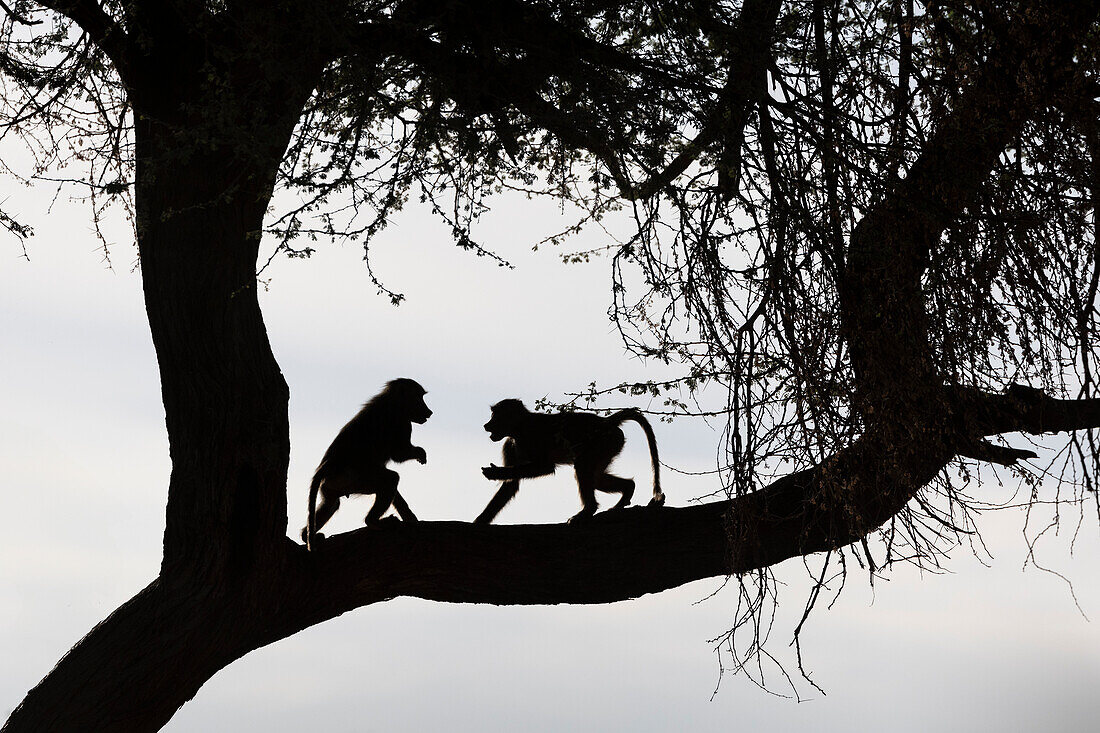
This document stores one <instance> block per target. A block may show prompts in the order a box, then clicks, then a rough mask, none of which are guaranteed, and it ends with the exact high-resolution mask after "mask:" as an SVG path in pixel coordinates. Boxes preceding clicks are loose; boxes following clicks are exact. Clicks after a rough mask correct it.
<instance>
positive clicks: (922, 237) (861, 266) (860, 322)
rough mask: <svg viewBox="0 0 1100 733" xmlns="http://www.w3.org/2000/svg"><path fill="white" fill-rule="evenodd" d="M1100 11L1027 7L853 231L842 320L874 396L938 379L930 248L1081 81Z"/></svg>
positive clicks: (1079, 6)
mask: <svg viewBox="0 0 1100 733" xmlns="http://www.w3.org/2000/svg"><path fill="white" fill-rule="evenodd" d="M1032 6H1035V7H1032ZM1097 10H1098V9H1097V7H1096V6H1095V5H1094V4H1091V3H1065V4H1060V3H1053V4H1052V3H1041V2H1040V3H1031V4H1028V7H1026V8H1024V9H1022V10H1021V11H1020V13H1019V18H1018V19H1017V20H1018V22H1017V23H1016V24H1015V25H1014V26H1013V30H1012V33H1011V34H1010V37H1009V38H1007V39H1006V40H1004V41H1003V42H1002V43H1000V44H998V46H999V47H998V48H997V49H995V52H991V53H990V54H989V56H988V61H987V63H986V64H985V66H984V67H983V68H982V69H981V70H980V71H979V72H978V73H977V74H976V75H975V79H974V81H973V82H972V83H971V85H970V86H969V87H968V88H967V89H966V91H965V92H964V93H963V95H962V96H961V97H960V99H959V101H958V103H957V105H956V107H955V109H954V111H953V112H952V113H951V114H950V115H949V116H948V117H947V118H946V119H945V120H944V122H943V124H942V125H941V126H940V128H939V130H938V131H937V132H936V134H935V135H934V136H933V137H932V139H931V140H929V142H928V144H927V145H926V146H925V149H924V152H923V153H922V155H921V156H920V158H918V160H917V161H916V163H915V164H914V165H913V167H912V168H911V169H910V171H909V174H908V175H907V176H906V178H905V179H904V180H903V181H899V182H898V183H897V184H896V185H895V187H894V189H893V190H892V191H891V193H890V194H889V195H888V196H887V197H886V198H885V199H884V200H883V201H882V202H881V203H880V204H879V205H878V206H876V207H875V208H874V209H872V210H871V211H870V212H869V213H868V214H867V216H865V217H864V218H863V220H861V221H860V222H859V224H858V225H857V226H856V227H855V230H854V231H853V232H852V236H851V242H850V249H849V257H848V269H847V272H846V273H845V276H844V278H843V280H842V282H841V287H840V296H841V306H842V317H843V323H844V331H845V339H846V340H847V342H848V344H849V346H850V347H851V354H852V363H853V366H854V368H855V371H856V374H857V378H858V379H859V380H860V385H859V386H860V389H861V390H862V391H863V393H864V394H865V395H875V401H878V402H880V403H881V402H882V401H887V402H888V401H890V400H892V399H894V398H895V397H897V396H898V394H899V392H900V393H905V392H908V393H912V391H913V390H914V387H915V386H916V385H922V384H923V385H925V387H928V388H932V387H933V386H934V385H936V384H938V383H939V377H938V376H937V374H936V373H935V369H934V367H933V365H932V359H931V354H930V351H929V349H930V344H929V342H928V336H927V328H926V323H925V321H926V317H925V310H924V309H925V303H924V296H923V293H922V289H921V276H922V274H923V272H924V270H925V268H926V267H927V263H928V255H929V251H930V250H931V248H932V247H933V246H934V245H935V243H936V242H938V240H939V238H940V236H941V234H942V233H943V230H944V229H945V228H946V227H947V226H948V225H949V224H950V222H951V221H953V220H954V219H955V218H956V217H957V216H958V215H959V213H960V212H962V210H963V209H964V207H966V206H967V204H968V203H969V202H971V201H972V200H973V197H974V194H975V193H976V191H977V190H978V188H979V186H980V185H981V183H982V182H983V181H984V180H986V178H987V177H988V176H989V173H990V171H991V170H992V168H993V166H994V165H995V163H996V161H997V158H998V156H999V155H1000V154H1001V152H1002V151H1003V150H1004V148H1005V146H1007V145H1008V143H1009V142H1010V141H1011V140H1012V139H1013V137H1014V136H1015V135H1016V134H1017V133H1018V131H1019V130H1020V128H1021V127H1022V125H1023V124H1024V122H1026V121H1027V119H1028V118H1029V117H1031V116H1032V115H1033V114H1034V112H1035V111H1036V110H1037V109H1038V108H1039V107H1040V106H1041V105H1042V104H1044V100H1045V99H1047V98H1048V97H1049V90H1050V89H1051V88H1058V87H1059V86H1060V85H1061V84H1062V83H1064V82H1067V81H1068V80H1070V79H1071V78H1072V74H1073V63H1072V59H1073V54H1074V51H1075V49H1076V44H1077V42H1078V40H1079V39H1080V37H1081V34H1082V33H1083V32H1084V31H1085V30H1086V29H1088V28H1090V27H1091V25H1092V23H1093V22H1094V21H1095V19H1096V16H1097ZM917 391H918V392H919V390H917ZM881 398H885V400H882V399H881ZM903 402H904V400H903Z"/></svg>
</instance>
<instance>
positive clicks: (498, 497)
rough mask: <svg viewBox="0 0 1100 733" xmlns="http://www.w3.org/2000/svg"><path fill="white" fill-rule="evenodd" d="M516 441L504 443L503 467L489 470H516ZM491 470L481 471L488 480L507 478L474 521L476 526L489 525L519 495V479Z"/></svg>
mask: <svg viewBox="0 0 1100 733" xmlns="http://www.w3.org/2000/svg"><path fill="white" fill-rule="evenodd" d="M516 458H517V455H516V441H515V440H513V439H512V438H508V439H507V440H505V441H504V446H503V447H502V449H501V463H503V464H504V466H503V467H501V466H490V467H489V468H492V469H496V470H498V471H505V472H507V471H510V470H513V469H514V466H515V465H516ZM489 468H483V469H481V472H482V473H483V474H485V477H486V478H492V479H501V478H506V480H505V481H504V483H503V484H501V485H500V488H499V489H497V493H495V494H493V498H492V499H490V500H489V503H488V504H487V505H486V507H485V509H484V510H482V512H481V514H478V515H477V519H475V520H474V524H489V523H491V522H492V521H493V520H494V519H496V517H497V515H498V514H500V510H501V509H503V508H504V507H505V506H507V504H508V502H510V501H511V500H512V499H513V498H515V496H516V494H517V493H519V479H518V478H516V477H514V476H508V477H505V476H500V475H498V474H494V473H493V472H491V471H489Z"/></svg>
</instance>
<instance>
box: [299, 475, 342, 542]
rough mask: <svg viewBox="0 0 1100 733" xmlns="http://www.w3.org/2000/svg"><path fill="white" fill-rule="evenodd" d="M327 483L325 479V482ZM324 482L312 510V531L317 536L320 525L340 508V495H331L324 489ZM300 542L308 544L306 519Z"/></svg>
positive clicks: (307, 523)
mask: <svg viewBox="0 0 1100 733" xmlns="http://www.w3.org/2000/svg"><path fill="white" fill-rule="evenodd" d="M325 483H327V480H326V482H325ZM325 488H326V487H325V484H324V483H322V484H321V488H320V490H319V491H318V492H317V493H318V497H319V499H318V502H317V509H316V510H315V512H314V519H313V531H314V532H315V533H316V535H317V536H319V535H320V534H321V527H324V526H325V524H326V523H327V522H328V520H330V519H332V515H333V514H335V513H336V510H337V509H339V508H340V496H339V495H338V494H336V495H332V494H329V493H328V492H327V491H325ZM302 542H305V543H306V544H307V545H308V544H309V542H310V540H309V520H308V518H307V519H306V526H304V527H302Z"/></svg>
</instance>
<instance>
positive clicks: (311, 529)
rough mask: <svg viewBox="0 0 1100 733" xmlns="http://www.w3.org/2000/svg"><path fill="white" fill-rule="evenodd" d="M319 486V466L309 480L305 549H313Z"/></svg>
mask: <svg viewBox="0 0 1100 733" xmlns="http://www.w3.org/2000/svg"><path fill="white" fill-rule="evenodd" d="M319 488H321V468H320V466H318V467H317V472H316V473H315V474H313V480H312V481H310V482H309V513H308V514H307V515H306V549H307V550H312V549H313V538H314V537H315V536H316V535H317V490H318V489H319Z"/></svg>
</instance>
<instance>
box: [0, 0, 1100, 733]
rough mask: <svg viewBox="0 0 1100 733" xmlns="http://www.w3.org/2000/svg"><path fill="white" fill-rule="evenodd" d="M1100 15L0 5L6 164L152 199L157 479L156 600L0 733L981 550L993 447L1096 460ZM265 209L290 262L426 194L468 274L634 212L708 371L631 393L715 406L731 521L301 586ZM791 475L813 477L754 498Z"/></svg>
mask: <svg viewBox="0 0 1100 733" xmlns="http://www.w3.org/2000/svg"><path fill="white" fill-rule="evenodd" d="M1098 12H1100V9H1098V8H1096V7H1094V4H1092V3H1063V2H1057V1H1055V0H1048V1H1047V2H1042V1H1040V0H1016V1H1014V2H991V1H987V0H972V1H970V2H965V1H963V0H948V1H946V2H931V1H930V2H926V3H924V5H923V6H919V5H918V4H916V3H914V2H913V0H862V1H859V2H848V3H839V2H836V1H832V2H827V1H826V0H812V1H806V0H803V1H800V2H779V0H745V1H744V2H728V3H727V2H708V1H706V0H698V1H695V2H684V3H670V4H663V3H653V4H647V3H621V2H599V1H597V0H564V1H562V2H537V1H532V2H521V1H520V0H477V1H476V2H455V1H453V0H448V1H447V2H442V1H438V0H405V1H402V0H379V1H378V2H371V1H370V0H365V1H364V0H357V1H355V2H351V1H349V0H283V1H281V2H277V3H273V2H257V1H256V0H205V1H204V0H126V1H123V0H100V1H97V0H51V1H48V2H30V1H29V0H4V1H3V2H0V13H2V14H3V21H2V29H0V42H2V46H0V71H2V72H3V75H4V76H3V78H4V80H5V81H4V83H5V87H4V94H3V99H4V108H3V109H4V115H5V118H4V119H5V121H4V124H5V129H6V131H7V134H8V135H9V136H11V135H21V136H23V137H24V138H25V139H26V141H27V143H28V144H29V145H30V147H31V149H32V151H34V152H35V154H36V155H37V157H38V160H37V163H38V166H37V169H38V170H43V169H48V168H53V169H58V168H60V167H62V166H63V165H65V164H78V163H79V164H81V165H82V166H83V168H82V169H81V170H82V171H83V174H82V176H81V177H80V178H79V182H80V183H81V184H82V185H85V186H87V187H88V189H89V191H90V193H91V198H92V202H93V206H94V207H95V209H94V210H95V211H97V212H98V211H100V210H101V208H102V207H103V206H106V205H108V204H110V203H111V202H112V201H115V200H118V201H121V202H122V203H124V204H130V203H132V212H133V219H134V224H135V231H136V239H137V246H138V251H139V254H140V267H141V276H142V280H143V285H144V293H145V302H146V308H147V311H148V317H149V324H150V328H151V331H152V337H153V343H154V346H155V349H156V353H157V358H158V363H159V367H160V376H161V383H162V390H163V398H164V406H165V413H166V421H167V427H168V435H169V443H170V449H171V457H172V474H171V480H170V486H169V498H168V507H167V516H166V527H165V533H164V556H163V562H162V566H161V572H160V575H159V576H158V577H157V578H156V579H155V580H153V581H152V582H151V583H150V585H149V586H148V587H146V588H145V589H144V590H142V591H141V592H140V593H138V594H137V595H136V596H134V598H132V599H131V600H129V601H128V602H126V603H125V604H124V605H123V606H121V607H120V608H119V609H118V610H116V611H115V612H114V613H113V614H111V616H109V617H108V618H107V619H105V620H104V621H103V622H102V623H100V624H99V625H98V626H96V627H95V629H93V630H92V631H91V632H90V633H89V634H88V635H87V636H86V637H85V638H84V639H83V640H81V641H80V642H79V643H78V644H77V645H76V646H75V647H74V648H73V649H72V650H71V651H70V652H69V653H68V654H67V655H66V656H65V657H64V658H63V659H62V660H61V661H60V662H59V663H58V665H57V666H56V667H55V668H54V670H53V671H51V672H50V674H49V675H47V677H46V678H45V679H44V680H43V681H42V682H41V683H40V684H39V685H38V686H37V687H35V688H34V689H33V690H32V691H31V692H30V693H29V694H28V695H27V697H26V699H25V700H24V701H23V703H22V704H21V705H20V706H19V707H18V708H17V709H16V710H15V712H14V713H13V714H12V716H11V718H10V719H9V720H8V722H7V724H6V725H5V728H4V730H11V731H16V730H34V731H42V730H66V731H70V730H97V731H100V730H126V731H133V730H153V729H157V728H159V727H160V726H162V725H163V724H164V723H165V722H166V721H167V720H168V719H169V718H170V717H171V716H172V714H173V713H174V711H175V710H176V709H178V707H179V706H180V705H182V704H183V703H184V702H185V701H186V700H188V699H189V698H190V697H191V696H192V695H194V694H195V692H196V691H197V690H198V688H199V687H200V686H201V685H202V684H203V682H205V681H206V680H207V679H209V678H210V677H211V676H212V675H213V674H214V673H215V672H216V671H217V670H219V669H221V668H222V667H224V666H225V665H227V664H229V663H230V662H232V661H233V660H234V659H237V658H239V657H240V656H242V655H244V654H246V653H248V652H249V651H251V650H253V649H256V648H259V647H261V646H264V645H266V644H269V643H271V642H273V641H277V640H279V639H281V638H284V637H286V636H288V635H291V634H293V633H295V632H297V631H299V630H301V629H303V628H306V627H308V626H310V625H313V624H316V623H319V622H321V621H324V620H327V619H329V618H332V617H334V616H337V615H339V614H341V613H343V612H345V611H347V610H350V609H352V608H356V607H358V606H362V605H365V604H369V603H373V602H377V601H381V600H385V599H388V598H392V597H394V596H397V595H410V596H417V597H421V598H429V599H435V600H443V601H467V602H491V603H513V604H518V603H563V602H565V603H599V602H607V601H614V600H621V599H625V598H631V597H635V596H638V595H640V594H642V593H647V592H654V591H659V590H662V589H666V588H670V587H673V586H676V585H679V584H682V583H685V582H688V581H691V580H695V579H698V578H705V577H710V576H721V575H727V574H736V575H738V576H740V577H742V578H745V577H748V578H752V577H757V578H760V577H763V576H759V575H756V576H754V575H753V573H754V571H756V572H760V571H763V570H764V569H766V568H768V567H769V566H771V565H774V564H775V563H777V562H780V561H781V560H784V559H786V558H790V557H794V556H799V555H807V554H810V553H814V552H826V551H830V552H831V551H841V552H850V550H846V549H845V548H847V547H848V546H849V545H851V544H853V543H858V545H859V550H860V551H861V552H864V553H866V559H867V560H869V561H870V562H872V563H875V562H876V560H875V559H873V556H872V554H871V551H870V550H869V548H868V545H867V542H866V540H867V538H868V537H869V536H871V537H873V536H874V535H875V533H878V534H879V535H880V536H881V537H882V539H883V540H884V543H885V548H886V554H885V556H881V557H879V559H878V560H877V562H878V563H879V564H882V563H884V562H889V561H891V560H892V559H893V555H892V554H891V553H893V552H894V551H895V548H898V547H902V546H907V549H906V554H907V555H910V556H912V555H914V554H916V555H918V556H919V555H923V556H928V555H929V553H935V552H936V551H937V550H938V548H940V547H941V546H942V545H941V543H942V542H946V541H949V540H950V533H951V532H954V531H956V530H957V528H958V527H959V523H958V522H959V520H958V517H957V516H956V515H957V514H958V513H959V512H961V513H962V516H963V518H964V520H965V521H969V519H968V517H969V514H968V506H969V505H968V504H967V503H966V500H965V497H963V496H961V495H960V494H959V492H957V491H956V490H955V489H954V488H953V487H952V484H951V483H950V481H948V480H947V479H946V478H945V477H946V474H945V469H946V468H948V467H949V466H950V465H951V464H952V462H954V461H957V460H959V459H960V458H968V459H971V460H976V461H985V462H993V463H996V464H1003V465H1014V464H1016V463H1017V461H1019V460H1020V459H1021V458H1023V457H1026V456H1030V455H1032V454H1031V453H1030V452H1029V451H1027V450H1024V449H1018V448H1010V447H1006V446H1004V445H1002V444H1000V443H996V442H992V441H990V440H988V438H989V437H991V436H997V435H1000V434H1002V433H1009V432H1017V431H1019V432H1026V433H1032V434H1039V433H1046V432H1067V431H1076V430H1085V429H1088V428H1094V427H1097V426H1100V400H1098V399H1096V398H1093V397H1092V390H1093V386H1094V376H1093V368H1094V364H1095V357H1096V351H1095V346H1094V344H1093V338H1092V334H1093V331H1094V328H1095V324H1096V309H1095V300H1096V291H1097V283H1098V279H1100V278H1098V273H1100V263H1098V259H1097V253H1096V241H1097V239H1096V226H1097V224H1096V216H1095V211H1096V199H1097V196H1098V195H1100V194H1098V193H1097V187H1098V186H1100V176H1098V171H1100V162H1098V160H1100V159H1098V158H1097V155H1098V153H1100V145H1098V143H1097V108H1096V104H1097V102H1096V98H1097V92H1098V87H1097V73H1098V71H1100V69H1098V67H1097V55H1096V49H1097V35H1096V33H1097V31H1096V15H1097V13H1098ZM277 187H284V188H286V189H289V190H291V191H293V192H294V193H295V194H296V196H297V199H296V200H297V201H299V202H300V205H298V206H296V207H292V208H291V209H289V210H286V211H283V212H281V213H276V214H273V215H271V216H269V217H268V218H267V224H266V230H267V232H268V233H269V234H270V236H272V237H275V238H277V241H278V242H280V247H281V249H282V250H283V251H285V252H286V253H288V254H291V255H306V254H308V253H309V248H308V246H305V245H303V244H302V243H303V242H309V241H310V240H311V238H312V237H317V236H326V237H338V236H342V237H351V238H359V239H362V240H363V241H365V242H367V241H369V239H370V236H371V235H373V234H374V233H375V232H377V231H378V230H379V229H380V228H381V227H382V226H383V225H384V224H385V223H386V221H387V219H388V218H389V216H390V215H391V214H392V213H393V212H394V211H395V210H396V209H398V208H399V207H400V206H401V205H402V204H403V203H404V202H405V201H406V200H407V199H408V197H409V196H414V195H418V196H420V197H422V198H424V199H426V200H429V201H431V202H432V204H433V205H434V207H435V209H436V210H437V212H438V213H439V214H440V215H441V216H443V217H445V218H446V219H447V220H448V221H450V223H451V225H452V227H453V231H454V236H455V240H456V242H457V243H458V244H459V245H461V246H464V247H467V248H471V249H473V250H475V251H476V252H478V253H479V254H489V253H487V252H486V251H485V250H484V249H482V248H481V247H480V246H479V245H478V244H477V243H476V241H474V239H473V238H472V236H471V232H470V223H471V221H472V220H473V219H474V218H476V215H477V213H478V211H479V210H480V208H481V207H482V206H483V205H484V200H485V197H486V196H487V195H489V194H491V193H492V192H493V191H494V190H497V189H499V188H501V187H522V188H527V189H536V190H539V191H541V192H543V193H545V194H547V195H554V196H559V197H563V198H566V199H572V200H574V201H576V202H578V203H579V204H581V205H582V206H585V207H586V209H587V211H588V216H590V217H594V218H598V217H600V216H602V215H604V213H606V212H607V211H609V210H611V209H613V208H615V207H620V206H622V205H623V204H624V202H625V203H627V204H628V205H630V206H631V207H632V209H633V211H634V212H635V214H636V216H637V219H638V227H637V234H636V236H634V237H633V238H631V239H630V240H629V241H627V242H624V243H621V245H620V246H619V247H618V249H617V251H616V253H615V264H616V268H617V269H616V272H617V273H619V274H620V276H621V279H620V280H619V281H618V282H617V284H616V289H615V297H616V308H615V311H614V313H615V315H616V317H617V319H618V322H619V323H620V325H621V326H622V329H623V333H624V335H625V336H626V337H627V338H628V341H629V342H630V343H632V344H633V345H634V346H635V347H636V348H638V349H639V350H641V351H642V352H643V353H645V354H648V355H650V356H655V357H658V358H662V359H669V360H673V359H675V360H680V361H682V362H683V363H684V364H686V365H688V370H687V372H686V374H685V378H684V380H683V381H682V383H680V384H676V385H655V384H641V385H625V388H628V389H629V388H634V389H637V390H645V391H653V392H656V393H658V394H660V393H662V387H664V386H676V387H679V386H687V387H688V388H689V389H690V388H694V387H696V386H698V385H699V384H702V383H706V382H714V383H718V384H721V385H724V386H725V387H726V388H727V389H728V394H729V403H728V415H729V417H730V431H729V438H730V440H729V445H728V457H729V466H728V467H729V469H730V471H729V474H728V479H729V480H728V481H727V482H726V483H727V485H728V490H729V494H730V495H729V497H728V498H727V499H726V500H724V501H715V502H712V503H709V504H703V505H700V506H695V507H691V508H685V509H663V510H657V511H638V512H630V513H626V514H620V515H618V516H614V517H607V518H604V519H602V520H599V519H597V520H594V521H592V522H590V523H586V524H580V525H570V526H565V525H560V526H512V527H507V526H490V527H475V526H472V525H469V524H464V523H457V522H440V523H433V522H422V523H419V524H416V525H411V526H402V527H400V528H395V529H393V530H391V531H385V532H378V531H375V532H372V531H369V530H364V531H358V532H353V533H349V534H347V535H342V536H340V537H336V538H331V539H330V541H329V542H328V543H327V544H326V546H325V547H324V549H323V550H322V551H319V552H315V553H307V552H306V551H305V549H304V548H303V547H302V546H300V545H298V544H297V543H295V542H293V541H291V540H290V539H288V538H287V536H286V534H287V533H286V530H287V527H286V524H287V517H286V509H285V508H286V473H287V465H288V461H289V450H290V446H289V432H288V418H287V399H288V390H287V386H286V384H285V382H284V380H283V378H282V375H281V373H280V371H279V368H278V365H277V364H276V362H275V360H274V358H273V356H272V353H271V349H270V346H269V343H268V339H267V333H266V331H265V328H264V323H263V319H262V317H261V314H260V310H259V306H258V303H257V298H256V288H255V286H256V269H257V261H256V260H257V254H258V248H259V243H260V238H261V232H262V231H264V230H265V215H266V214H267V211H268V207H269V203H270V202H271V198H272V193H273V191H274V190H275V189H276V188H277ZM0 224H2V225H3V226H4V227H5V228H6V229H8V230H9V231H11V232H13V233H14V234H16V235H17V236H23V235H25V234H26V233H27V230H26V225H25V224H24V223H21V222H18V221H16V220H15V219H13V218H12V217H11V215H10V212H9V214H4V215H3V216H0ZM629 267H635V268H639V269H640V272H641V274H642V278H641V281H642V282H643V283H644V287H643V289H642V291H641V292H639V290H638V287H637V286H636V285H631V286H630V287H628V285H627V284H628V283H634V282H635V281H636V278H634V277H632V276H625V275H624V273H626V272H628V270H627V268H629ZM380 287H381V286H380ZM390 295H391V297H393V298H395V299H399V298H400V296H399V295H398V294H396V293H390ZM685 318H686V319H688V320H687V321H686V322H685V321H682V320H681V319H685ZM677 323H679V324H680V325H681V326H682V325H684V323H686V324H687V325H688V328H689V329H690V332H689V333H690V336H689V337H687V338H685V337H683V336H677V335H676V334H677V333H681V334H682V333H683V331H684V329H683V328H681V327H680V326H677V327H676V329H673V328H672V327H673V325H674V324H677ZM1025 383H1027V384H1032V385H1034V386H1023V385H1024V384H1025ZM598 393H599V391H598V390H593V392H592V393H590V394H589V395H588V396H589V397H595V396H598ZM1067 397H1068V398H1067ZM683 407H684V405H683V404H682V403H679V402H676V401H675V400H673V401H671V409H672V410H673V411H677V410H682V409H683ZM1085 435H1086V437H1087V438H1088V439H1086V440H1084V441H1078V442H1077V443H1076V445H1078V446H1079V453H1078V455H1079V457H1080V461H1081V467H1082V468H1083V469H1084V471H1083V473H1082V476H1083V479H1084V481H1086V482H1088V481H1091V480H1092V479H1091V478H1090V477H1091V476H1093V475H1094V472H1095V460H1096V452H1095V451H1094V450H1093V449H1092V442H1091V433H1086V434H1085ZM778 459H787V460H789V461H793V462H794V463H793V465H794V468H795V470H794V471H793V472H789V473H787V474H786V475H784V476H781V477H780V478H778V479H777V480H774V481H771V482H770V483H768V482H767V481H766V480H763V477H765V476H768V475H769V474H771V475H774V474H775V473H776V472H777V471H778V470H779V468H780V466H779V465H778V463H777V461H778ZM788 468H789V466H788ZM1086 486H1091V484H1088V483H1086ZM937 496H938V497H939V501H940V505H942V504H943V500H946V507H947V508H946V509H943V508H936V507H937V504H936V501H937ZM945 511H946V512H948V513H947V514H945V513H944V512H945ZM951 512H955V514H956V515H952V514H951ZM929 522H938V525H937V524H929ZM945 533H946V534H945ZM842 557H843V555H842ZM755 602H756V601H755V600H754V599H753V598H752V597H750V606H751V605H752V603H755ZM750 618H751V613H750Z"/></svg>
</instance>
